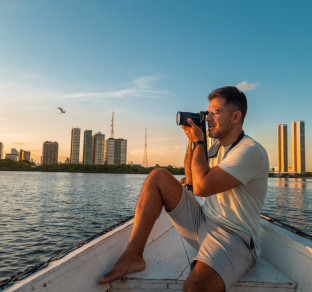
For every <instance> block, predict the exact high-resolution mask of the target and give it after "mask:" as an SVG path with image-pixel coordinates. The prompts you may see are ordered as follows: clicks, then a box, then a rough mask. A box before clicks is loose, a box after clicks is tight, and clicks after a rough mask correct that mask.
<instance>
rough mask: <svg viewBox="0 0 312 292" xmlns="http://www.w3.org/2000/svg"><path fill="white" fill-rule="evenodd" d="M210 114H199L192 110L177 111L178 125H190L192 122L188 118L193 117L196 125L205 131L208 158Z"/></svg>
mask: <svg viewBox="0 0 312 292" xmlns="http://www.w3.org/2000/svg"><path fill="white" fill-rule="evenodd" d="M207 115H208V112H207V111H205V112H199V113H198V114H196V113H190V112H177V116H176V121H177V125H178V126H181V125H183V126H187V127H189V126H190V124H189V123H188V122H187V119H188V118H191V119H192V120H193V122H194V123H195V125H196V126H198V127H199V128H201V130H202V131H203V133H204V137H205V138H204V146H205V149H206V151H205V154H206V158H207V159H208V154H207V134H206V116H207Z"/></svg>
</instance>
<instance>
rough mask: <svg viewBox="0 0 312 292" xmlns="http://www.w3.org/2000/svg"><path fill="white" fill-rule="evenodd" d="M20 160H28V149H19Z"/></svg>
mask: <svg viewBox="0 0 312 292" xmlns="http://www.w3.org/2000/svg"><path fill="white" fill-rule="evenodd" d="M20 161H29V162H30V151H25V150H23V149H21V150H20Z"/></svg>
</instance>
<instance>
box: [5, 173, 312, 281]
mask: <svg viewBox="0 0 312 292" xmlns="http://www.w3.org/2000/svg"><path fill="white" fill-rule="evenodd" d="M176 177H177V179H180V178H181V177H182V176H176ZM145 178H146V175H139V174H81V173H47V172H0V281H1V280H4V279H6V278H8V277H10V276H12V275H14V274H16V273H18V272H20V271H24V270H25V269H27V268H29V267H31V266H34V265H37V264H39V263H41V262H43V261H46V260H47V259H49V258H50V257H52V256H53V255H55V254H56V252H58V251H61V250H64V249H66V248H68V247H71V246H73V245H75V244H76V243H77V242H79V241H80V240H83V239H85V238H87V237H89V236H90V235H93V234H95V233H97V232H100V231H102V230H103V229H105V228H107V227H109V226H111V225H113V224H115V223H116V222H118V221H120V220H122V219H123V218H125V217H128V216H130V215H133V213H134V210H135V205H136V201H137V198H138V195H139V193H140V190H141V187H142V184H143V182H144V180H145ZM262 212H263V213H264V214H266V215H268V216H271V217H274V218H277V219H280V220H282V221H284V222H285V223H287V224H289V225H292V226H294V227H296V228H299V229H301V230H302V231H304V232H306V233H308V234H310V235H312V179H277V178H270V179H269V188H268V194H267V198H266V201H265V205H264V207H263V210H262Z"/></svg>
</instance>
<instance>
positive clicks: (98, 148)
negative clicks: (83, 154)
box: [91, 132, 105, 165]
mask: <svg viewBox="0 0 312 292" xmlns="http://www.w3.org/2000/svg"><path fill="white" fill-rule="evenodd" d="M104 141H105V135H104V134H101V132H98V133H96V134H95V135H93V137H92V153H91V160H92V164H93V165H103V164H104Z"/></svg>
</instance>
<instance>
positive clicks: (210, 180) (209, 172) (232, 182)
mask: <svg viewBox="0 0 312 292" xmlns="http://www.w3.org/2000/svg"><path fill="white" fill-rule="evenodd" d="M192 179H193V193H194V195H195V196H200V197H208V196H211V195H214V194H217V193H221V192H225V191H228V190H230V189H232V188H234V187H237V186H238V185H240V184H241V182H240V181H239V180H238V179H236V178H235V177H234V176H232V175H230V174H229V173H227V172H226V171H224V170H223V169H222V168H220V167H218V166H214V167H212V168H210V167H209V165H208V163H207V161H206V157H205V149H204V145H202V144H200V145H198V146H197V147H196V148H195V150H194V153H193V159H192Z"/></svg>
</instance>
